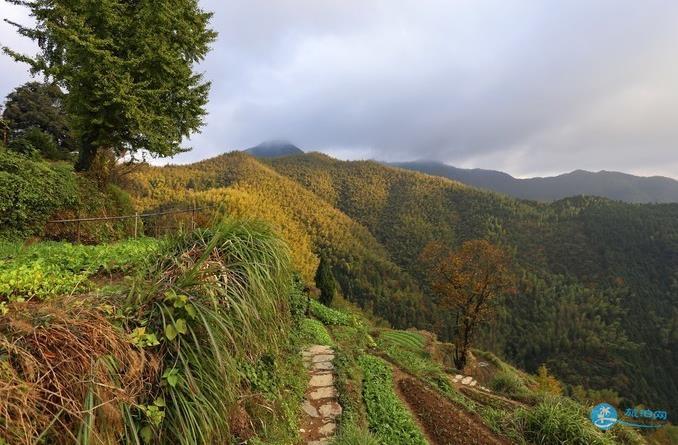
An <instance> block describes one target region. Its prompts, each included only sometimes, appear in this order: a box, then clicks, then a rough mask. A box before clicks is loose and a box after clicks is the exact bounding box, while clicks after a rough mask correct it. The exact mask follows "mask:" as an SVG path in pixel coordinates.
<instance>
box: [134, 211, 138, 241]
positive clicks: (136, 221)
mask: <svg viewBox="0 0 678 445" xmlns="http://www.w3.org/2000/svg"><path fill="white" fill-rule="evenodd" d="M138 229H139V212H135V213H134V239H136V238H137V230H138Z"/></svg>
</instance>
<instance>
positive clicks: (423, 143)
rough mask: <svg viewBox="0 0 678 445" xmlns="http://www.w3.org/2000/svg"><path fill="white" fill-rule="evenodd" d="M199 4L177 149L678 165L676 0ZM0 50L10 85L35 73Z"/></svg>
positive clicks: (536, 164)
mask: <svg viewBox="0 0 678 445" xmlns="http://www.w3.org/2000/svg"><path fill="white" fill-rule="evenodd" d="M203 5H204V7H205V8H206V9H210V10H213V11H214V12H215V17H214V21H213V25H214V27H215V28H216V29H217V30H218V31H219V32H220V37H219V40H218V42H217V43H216V44H215V48H214V51H213V52H212V53H211V54H210V55H209V57H208V59H207V60H206V61H205V62H204V63H203V64H202V65H201V66H200V69H201V70H203V71H205V73H206V75H207V77H208V78H210V79H211V80H212V82H213V88H212V94H211V103H210V105H209V111H210V115H209V117H208V119H207V125H206V127H205V128H204V129H203V132H202V133H201V134H197V135H195V136H194V137H193V138H192V140H191V141H190V145H191V146H193V147H194V151H192V152H190V153H187V154H184V155H181V156H179V157H177V158H175V160H174V162H188V161H191V160H194V159H199V158H204V157H208V156H211V155H214V154H218V153H221V152H224V151H229V150H232V149H236V148H245V147H248V146H251V145H255V144H256V143H258V142H260V141H261V140H264V139H270V138H287V139H290V140H291V141H293V142H295V143H296V144H297V145H300V146H301V147H303V148H305V149H317V150H322V151H326V152H328V153H330V154H334V155H337V156H341V157H346V158H378V159H388V160H405V159H415V158H432V159H438V160H442V161H446V162H450V163H453V164H456V165H460V166H474V167H485V168H497V169H503V170H507V171H509V172H511V173H514V174H518V175H532V174H548V173H557V172H563V171H569V170H572V169H575V168H586V169H592V170H597V169H615V170H623V171H629V172H634V173H639V174H665V175H669V176H674V177H678V155H676V150H675V147H676V144H677V143H678V125H676V124H675V123H676V122H677V121H678V89H677V88H676V86H675V82H676V80H675V79H678V76H677V74H678V58H676V57H675V55H676V54H678V51H677V50H678V3H675V2H666V1H659V0H654V1H653V0H648V1H645V2H633V1H630V0H623V1H619V0H596V1H590V0H572V1H568V2H562V1H556V0H552V1H536V0H534V1H506V0H464V1H462V0H458V1H449V0H425V1H423V0H360V1H349V0H322V1H318V0H275V1H270V0H230V1H228V2H223V1H219V0H207V1H204V2H203ZM3 8H4V6H3ZM7 38H8V32H7V30H6V29H5V28H0V41H2V42H5V41H6V39H7ZM11 39H14V38H13V37H12V38H11ZM17 40H18V39H15V40H13V41H17ZM0 61H1V63H2V67H3V71H4V69H5V68H6V67H7V69H8V70H11V71H9V72H8V74H7V75H3V76H2V80H1V81H0V94H6V92H8V91H9V89H10V88H11V87H13V86H15V85H16V84H17V83H19V82H21V81H23V80H24V79H25V75H24V76H23V77H22V74H21V73H22V71H21V70H17V69H16V68H15V67H8V64H9V62H8V61H7V59H0Z"/></svg>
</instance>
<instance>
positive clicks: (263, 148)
mask: <svg viewBox="0 0 678 445" xmlns="http://www.w3.org/2000/svg"><path fill="white" fill-rule="evenodd" d="M245 153H247V154H250V155H252V156H254V157H257V158H277V157H280V156H292V155H302V154H304V151H303V150H302V149H300V148H299V147H297V146H296V145H294V144H292V143H291V142H289V141H283V140H271V141H265V142H262V143H261V144H259V145H257V146H255V147H251V148H248V149H247V150H245Z"/></svg>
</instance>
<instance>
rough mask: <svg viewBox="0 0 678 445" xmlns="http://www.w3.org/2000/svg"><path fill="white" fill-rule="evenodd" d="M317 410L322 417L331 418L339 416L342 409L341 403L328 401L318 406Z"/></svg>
mask: <svg viewBox="0 0 678 445" xmlns="http://www.w3.org/2000/svg"><path fill="white" fill-rule="evenodd" d="M318 411H320V415H321V416H322V417H323V418H326V417H329V418H332V419H333V418H335V417H337V416H340V415H341V411H342V410H341V405H339V404H338V403H337V402H329V403H326V404H324V405H322V406H321V407H320V408H318Z"/></svg>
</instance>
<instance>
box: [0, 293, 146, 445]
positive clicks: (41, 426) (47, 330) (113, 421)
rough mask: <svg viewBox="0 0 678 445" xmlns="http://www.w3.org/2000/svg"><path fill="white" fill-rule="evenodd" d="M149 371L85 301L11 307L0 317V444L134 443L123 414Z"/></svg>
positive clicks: (142, 392) (141, 395) (142, 390)
mask: <svg viewBox="0 0 678 445" xmlns="http://www.w3.org/2000/svg"><path fill="white" fill-rule="evenodd" d="M157 371H158V361H157V359H156V358H154V357H153V356H151V355H148V354H146V353H145V352H144V351H143V350H140V349H138V348H136V347H134V346H133V345H132V344H131V343H130V341H129V339H128V337H127V335H126V334H125V333H124V332H123V331H122V329H120V328H118V327H116V326H114V325H113V324H112V323H111V322H110V321H109V319H108V318H107V316H106V309H105V308H101V307H99V306H96V305H95V304H94V303H93V302H92V301H89V300H82V299H79V300H76V299H74V298H62V299H59V300H55V301H52V302H45V303H43V302H30V303H14V304H12V306H11V310H10V311H9V312H8V314H7V315H6V316H4V317H0V443H2V439H4V440H5V441H6V442H7V443H11V444H33V443H43V442H42V440H46V441H47V443H83V444H84V443H97V444H98V443H106V444H108V443H119V442H124V443H138V438H137V434H136V427H135V425H134V422H133V420H132V417H131V416H132V414H131V408H132V407H135V406H138V405H139V404H141V403H142V402H143V400H144V399H145V398H146V391H147V390H148V387H149V386H150V384H151V382H152V381H153V380H154V379H155V376H156V375H157ZM47 439H50V440H47Z"/></svg>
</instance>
